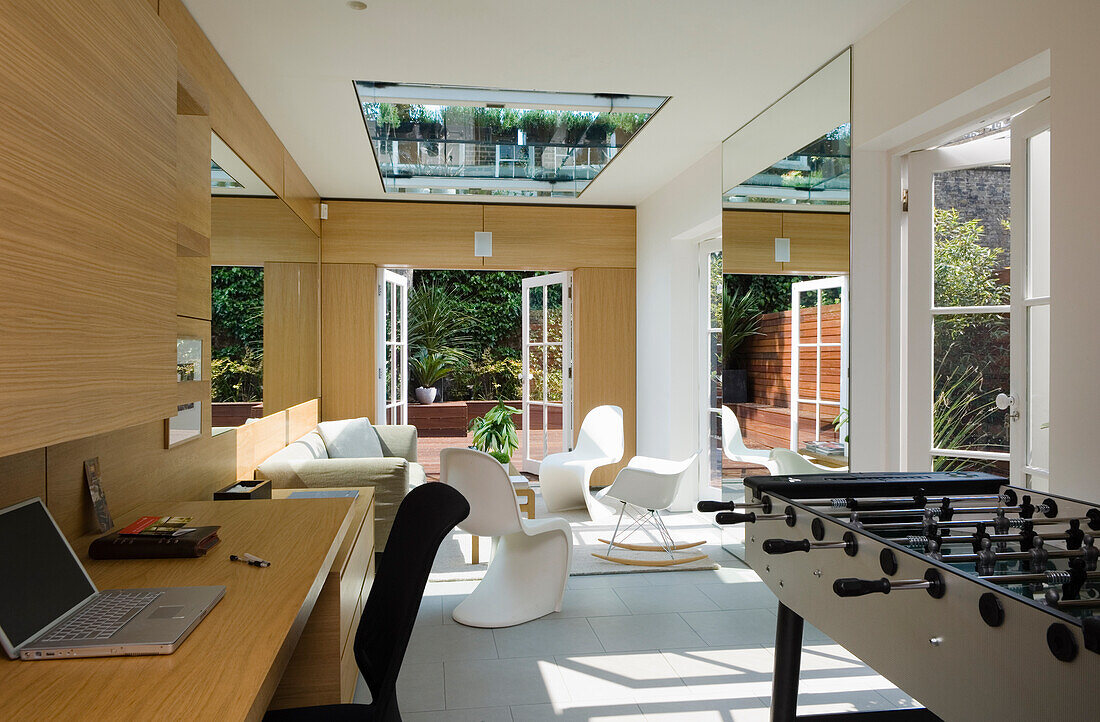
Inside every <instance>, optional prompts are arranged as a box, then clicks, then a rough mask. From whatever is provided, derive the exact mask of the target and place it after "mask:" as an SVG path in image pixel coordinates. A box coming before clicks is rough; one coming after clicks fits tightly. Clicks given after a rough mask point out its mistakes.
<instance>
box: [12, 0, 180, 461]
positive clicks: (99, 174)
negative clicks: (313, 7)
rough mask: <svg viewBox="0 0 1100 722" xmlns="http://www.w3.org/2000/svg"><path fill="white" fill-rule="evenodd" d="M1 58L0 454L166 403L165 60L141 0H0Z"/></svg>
mask: <svg viewBox="0 0 1100 722" xmlns="http://www.w3.org/2000/svg"><path fill="white" fill-rule="evenodd" d="M135 38H139V39H140V41H137V42H135ZM0 68H3V77H2V80H0V148H2V149H3V157H4V161H3V166H4V172H2V173H0V218H3V223H2V224H0V258H3V259H4V262H3V265H2V266H0V318H2V319H3V332H2V337H3V341H2V343H0V378H2V379H3V383H2V384H0V408H2V409H4V413H3V414H2V415H0V456H6V455H9V454H12V453H16V452H20V451H25V450H29V449H35V448H41V447H42V446H44V445H46V444H51V443H57V442H60V441H64V440H67V439H72V438H78V437H82V436H87V435H89V434H96V433H100V432H103V431H106V430H109V429H115V428H118V427H120V426H124V425H126V424H134V423H140V422H143V421H150V420H153V419H158V418H163V417H164V416H166V415H167V413H168V411H169V409H170V408H174V402H175V396H174V393H175V390H174V386H173V385H174V383H175V378H174V372H173V366H174V355H175V343H174V328H173V317H174V315H175V284H176V280H175V267H174V262H175V257H176V219H175V212H176V203H175V190H176V189H175V169H176V75H177V73H176V54H175V48H174V46H173V43H172V39H171V37H170V35H169V34H168V32H167V31H166V30H165V29H164V27H163V25H162V24H161V23H160V22H159V21H158V20H157V18H156V17H155V16H154V15H153V14H152V13H150V12H149V7H148V4H147V3H146V2H145V1H144V0H95V1H91V0H89V2H84V3H37V2H5V3H0ZM74 89H79V90H78V91H76V90H74ZM74 92H77V93H78V95H79V103H78V105H79V112H74V106H73V103H72V101H73V98H74V95H73V93H74Z"/></svg>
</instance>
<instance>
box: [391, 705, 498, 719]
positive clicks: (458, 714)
mask: <svg viewBox="0 0 1100 722" xmlns="http://www.w3.org/2000/svg"><path fill="white" fill-rule="evenodd" d="M401 719H403V720H404V721H405V722H512V713H511V711H510V710H509V709H508V708H507V707H486V708H483V709H448V710H444V711H442V712H413V713H411V714H405V710H404V709H402V710H401Z"/></svg>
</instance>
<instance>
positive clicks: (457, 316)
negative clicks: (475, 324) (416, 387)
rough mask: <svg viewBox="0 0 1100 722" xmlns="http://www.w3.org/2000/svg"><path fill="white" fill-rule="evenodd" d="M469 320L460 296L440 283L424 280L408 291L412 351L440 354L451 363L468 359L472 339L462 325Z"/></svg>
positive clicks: (469, 323)
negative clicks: (439, 284) (438, 284)
mask: <svg viewBox="0 0 1100 722" xmlns="http://www.w3.org/2000/svg"><path fill="white" fill-rule="evenodd" d="M472 321H473V319H471V318H470V315H469V313H467V311H466V306H465V304H463V302H462V300H461V299H459V298H456V297H455V295H454V294H452V293H450V292H448V291H447V289H445V288H443V287H442V286H437V285H435V284H426V285H423V286H417V287H415V288H414V289H413V290H412V291H411V292H410V293H409V346H410V347H411V348H412V351H413V353H414V354H415V353H419V352H421V351H426V352H428V353H434V354H440V355H442V356H443V357H444V358H446V359H447V360H448V361H449V362H450V365H451V366H454V365H456V364H459V363H463V362H466V361H468V360H469V358H470V346H471V343H472V339H471V338H470V336H469V334H467V333H466V332H465V331H464V330H463V329H466V328H469V327H470V325H471V323H472Z"/></svg>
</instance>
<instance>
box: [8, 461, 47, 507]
mask: <svg viewBox="0 0 1100 722" xmlns="http://www.w3.org/2000/svg"><path fill="white" fill-rule="evenodd" d="M35 496H37V497H40V498H41V499H42V500H43V501H45V500H46V450H45V449H35V450H33V451H24V452H23V453H21V454H13V455H12V456H5V457H4V458H2V459H0V509H2V508H4V507H6V506H11V505H12V504H15V503H17V502H20V501H23V500H25V499H30V498H31V497H35Z"/></svg>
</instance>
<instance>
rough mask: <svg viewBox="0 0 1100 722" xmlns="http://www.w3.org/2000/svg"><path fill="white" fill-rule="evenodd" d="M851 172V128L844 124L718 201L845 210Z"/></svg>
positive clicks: (761, 172) (733, 189)
mask: <svg viewBox="0 0 1100 722" xmlns="http://www.w3.org/2000/svg"><path fill="white" fill-rule="evenodd" d="M851 169H852V124H851V123H844V124H843V125H840V126H837V127H836V128H835V129H833V130H832V131H830V132H829V133H826V134H825V135H823V136H821V137H820V138H818V139H817V140H815V141H814V142H812V143H810V144H809V145H807V146H806V147H805V148H802V149H801V150H799V151H797V152H795V153H792V154H791V155H789V156H787V157H786V158H784V159H783V160H781V161H779V162H778V163H776V164H775V165H773V166H771V167H770V168H766V169H765V170H762V171H760V172H759V173H757V174H756V175H754V176H753V177H752V178H749V179H748V180H747V181H745V182H744V183H742V184H741V185H739V186H737V187H735V188H732V189H730V190H729V191H727V192H726V194H725V196H724V197H723V199H722V201H723V203H727V204H736V203H781V204H785V205H811V206H847V205H848V201H849V196H850V192H851Z"/></svg>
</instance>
